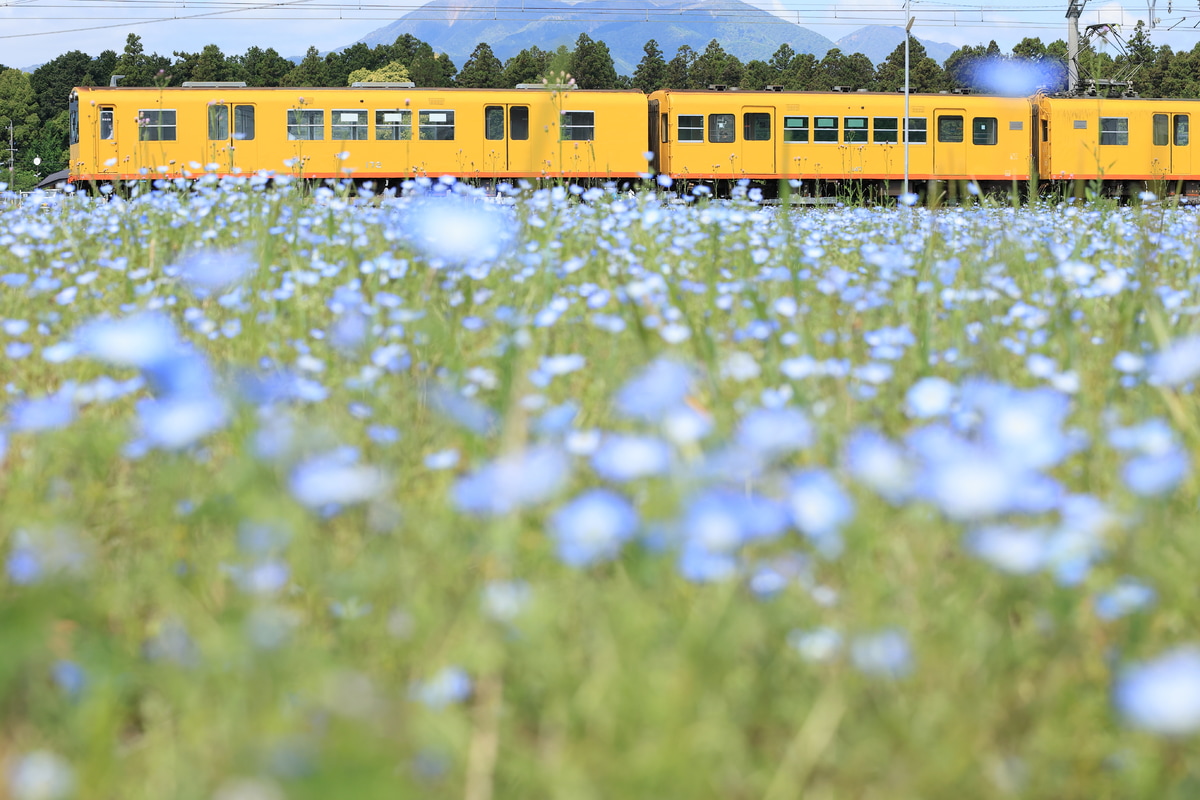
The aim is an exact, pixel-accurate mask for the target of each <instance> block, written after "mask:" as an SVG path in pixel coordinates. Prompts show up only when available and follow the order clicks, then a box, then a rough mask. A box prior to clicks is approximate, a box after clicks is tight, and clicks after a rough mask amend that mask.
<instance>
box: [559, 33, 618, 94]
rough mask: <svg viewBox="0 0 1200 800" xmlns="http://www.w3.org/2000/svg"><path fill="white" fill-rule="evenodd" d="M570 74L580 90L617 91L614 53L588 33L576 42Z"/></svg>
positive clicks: (569, 69) (580, 36) (582, 34)
mask: <svg viewBox="0 0 1200 800" xmlns="http://www.w3.org/2000/svg"><path fill="white" fill-rule="evenodd" d="M567 71H568V72H570V73H571V77H573V78H574V79H575V85H576V86H578V87H579V88H580V89H615V88H616V87H617V68H616V67H615V66H614V65H613V58H612V53H610V52H609V50H608V45H606V44H605V43H604V42H600V41H593V39H592V37H590V36H588V35H587V34H586V33H581V34H579V38H578V39H576V40H575V52H574V53H572V54H571V63H570V66H569V67H568V70H567Z"/></svg>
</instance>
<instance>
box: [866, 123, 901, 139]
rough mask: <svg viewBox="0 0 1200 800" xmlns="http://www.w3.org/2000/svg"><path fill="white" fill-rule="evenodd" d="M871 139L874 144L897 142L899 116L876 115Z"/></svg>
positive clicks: (898, 136) (898, 137)
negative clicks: (873, 133)
mask: <svg viewBox="0 0 1200 800" xmlns="http://www.w3.org/2000/svg"><path fill="white" fill-rule="evenodd" d="M872 141H873V142H875V144H898V143H899V142H900V118H899V117H876V118H875V135H874V137H873V138H872Z"/></svg>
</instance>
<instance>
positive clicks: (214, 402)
mask: <svg viewBox="0 0 1200 800" xmlns="http://www.w3.org/2000/svg"><path fill="white" fill-rule="evenodd" d="M137 411H138V425H139V429H140V431H141V435H142V440H143V441H144V442H145V443H146V444H147V445H149V446H150V447H158V448H161V449H163V450H181V449H183V448H185V447H190V446H191V445H193V444H195V443H196V442H198V441H200V440H201V439H203V438H204V437H206V436H208V435H210V434H212V433H215V432H217V431H219V430H221V429H222V428H224V427H225V425H226V423H227V422H228V420H229V416H228V412H227V410H226V407H225V403H224V401H222V400H221V399H219V398H217V397H215V396H213V395H207V394H203V393H199V394H192V395H177V396H168V397H165V398H163V399H150V398H147V399H143V400H139V401H138V403H137Z"/></svg>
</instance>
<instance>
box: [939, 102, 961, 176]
mask: <svg viewBox="0 0 1200 800" xmlns="http://www.w3.org/2000/svg"><path fill="white" fill-rule="evenodd" d="M933 127H934V139H933V174H934V175H935V176H937V177H941V176H965V175H966V174H967V143H966V130H967V126H966V124H965V115H964V114H963V112H962V109H957V108H947V109H938V110H935V111H934V112H933Z"/></svg>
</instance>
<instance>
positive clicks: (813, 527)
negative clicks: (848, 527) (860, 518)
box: [787, 469, 854, 557]
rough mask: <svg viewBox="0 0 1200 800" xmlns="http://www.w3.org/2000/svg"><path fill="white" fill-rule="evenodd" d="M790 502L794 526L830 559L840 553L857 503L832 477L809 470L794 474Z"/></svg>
mask: <svg viewBox="0 0 1200 800" xmlns="http://www.w3.org/2000/svg"><path fill="white" fill-rule="evenodd" d="M787 503H788V508H789V510H790V511H791V516H792V523H793V524H794V525H795V526H796V528H797V529H799V531H800V532H801V533H803V534H804V535H805V536H807V537H808V538H809V539H811V540H812V541H813V543H814V544H815V545H816V547H817V549H818V550H819V551H821V553H822V554H824V555H827V556H831V557H834V556H837V555H839V554H840V553H841V549H842V544H841V536H840V533H841V529H842V527H843V526H844V525H845V524H846V523H847V522H849V521H850V520H851V519H852V518H853V517H854V502H853V501H852V500H851V499H850V495H848V494H846V490H845V489H843V488H842V487H841V484H839V483H838V482H837V481H836V480H835V479H834V478H833V476H832V475H830V474H829V473H828V472H825V471H824V470H820V469H809V470H803V471H801V472H797V473H795V474H794V475H792V478H791V480H790V482H789V484H788V490H787Z"/></svg>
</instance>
